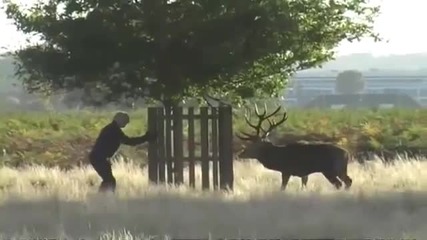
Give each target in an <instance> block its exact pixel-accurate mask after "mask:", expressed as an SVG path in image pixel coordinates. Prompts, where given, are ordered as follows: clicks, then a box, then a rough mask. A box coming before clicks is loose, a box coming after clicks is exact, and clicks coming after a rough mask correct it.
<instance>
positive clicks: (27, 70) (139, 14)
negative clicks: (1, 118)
mask: <svg viewBox="0 0 427 240" xmlns="http://www.w3.org/2000/svg"><path fill="white" fill-rule="evenodd" d="M12 1H13V0H4V2H5V6H6V13H7V16H8V18H10V19H12V20H13V21H14V23H15V25H16V26H17V27H18V29H19V30H20V31H22V32H24V33H28V34H30V33H31V34H34V33H35V34H37V35H38V36H40V37H41V40H42V42H41V43H40V44H37V45H31V46H28V47H26V48H24V49H20V50H18V51H16V52H15V55H16V57H17V60H18V61H17V71H16V73H17V75H18V76H20V78H21V79H22V82H23V84H24V87H25V88H26V89H27V90H28V91H30V92H31V91H56V90H64V89H65V90H71V89H74V88H83V87H85V86H86V85H88V84H94V85H96V87H97V88H99V89H103V91H104V92H105V98H106V100H108V101H113V100H117V99H120V98H123V96H126V97H143V96H147V95H149V97H151V98H153V99H156V100H160V101H163V102H164V103H168V104H169V103H176V102H177V101H179V100H181V99H183V98H185V97H195V96H196V97H197V96H201V95H203V94H206V93H210V94H213V95H216V96H223V97H224V96H229V97H232V98H236V97H262V96H272V97H275V96H277V95H278V94H279V93H280V92H281V91H282V90H283V88H284V87H285V85H286V81H287V79H288V78H289V76H290V75H291V74H293V73H294V72H295V71H297V70H303V69H307V68H312V67H317V66H320V65H321V64H322V63H323V62H325V61H328V60H331V59H333V56H334V52H333V49H334V48H335V47H336V46H337V44H339V43H340V42H341V41H342V40H350V41H352V40H355V39H359V38H361V37H365V36H368V37H372V38H374V39H375V40H379V37H378V35H376V34H375V33H374V32H373V28H372V25H373V21H374V17H375V16H376V15H377V14H378V11H379V7H377V6H369V5H368V4H367V3H366V2H367V0H342V1H339V2H338V1H337V2H336V1H334V0H330V1H327V2H325V1H324V0H292V1H291V0H235V1H223V0H193V1H189V0H175V1H166V0H139V1H137V0H135V1H117V0H103V1H99V0H81V1H77V0H49V1H47V2H45V3H38V4H37V5H34V6H33V7H32V8H30V9H28V11H25V9H23V8H22V7H21V6H19V5H18V4H16V3H13V2H12ZM350 16H353V17H355V18H354V19H352V18H350ZM355 19H357V20H355ZM153 79H154V81H153Z"/></svg>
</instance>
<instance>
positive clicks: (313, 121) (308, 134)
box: [0, 109, 427, 167]
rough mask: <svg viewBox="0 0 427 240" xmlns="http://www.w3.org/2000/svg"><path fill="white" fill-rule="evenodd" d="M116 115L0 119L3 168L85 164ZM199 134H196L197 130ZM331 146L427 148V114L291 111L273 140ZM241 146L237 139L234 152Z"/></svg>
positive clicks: (140, 152)
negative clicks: (102, 129) (321, 143)
mask: <svg viewBox="0 0 427 240" xmlns="http://www.w3.org/2000/svg"><path fill="white" fill-rule="evenodd" d="M113 114H114V113H113V112H68V113H35V112H28V113H8V114H4V115H0V150H2V152H3V153H2V155H3V157H2V159H3V161H2V164H7V165H13V166H20V165H23V164H28V163H36V164H43V165H46V166H61V167H67V166H73V165H76V164H82V163H86V162H87V160H86V156H87V153H88V151H89V150H90V147H91V145H92V144H93V142H94V140H95V138H96V137H97V135H98V132H99V131H100V130H101V128H102V127H103V126H105V125H106V124H107V123H109V122H110V121H111V118H112V116H113ZM130 116H131V123H130V124H129V125H128V127H126V128H125V129H124V132H125V133H126V134H128V135H130V136H138V135H141V134H144V133H145V131H146V127H147V124H146V123H147V114H146V111H145V110H139V111H135V112H130ZM233 121H234V126H233V127H234V132H235V133H237V132H238V131H240V130H244V131H250V130H251V129H250V128H248V126H247V125H246V123H245V122H244V120H243V115H241V114H238V115H237V116H235V117H234V119H233ZM196 134H198V131H197V129H196ZM298 140H306V141H327V142H334V143H336V144H340V145H342V146H345V147H346V148H348V149H350V150H351V151H356V152H357V151H376V150H378V151H395V150H401V151H405V150H410V149H427V110H402V109H400V110H396V109H395V110H380V111H369V110H357V111H337V110H301V109H291V110H290V111H289V112H288V120H287V121H286V122H285V123H284V124H283V125H282V126H280V127H279V128H278V129H277V133H276V134H275V135H274V141H275V142H276V143H277V144H285V143H288V142H292V141H298ZM243 144H244V143H243V142H241V141H239V140H238V139H237V138H236V139H235V144H234V145H235V150H236V151H238V150H239V149H240V148H241V147H242V146H243ZM120 153H121V154H122V155H124V156H126V157H129V158H133V159H134V160H139V159H141V161H143V159H146V146H145V145H143V146H140V147H135V148H132V147H127V146H123V147H122V148H121V150H120Z"/></svg>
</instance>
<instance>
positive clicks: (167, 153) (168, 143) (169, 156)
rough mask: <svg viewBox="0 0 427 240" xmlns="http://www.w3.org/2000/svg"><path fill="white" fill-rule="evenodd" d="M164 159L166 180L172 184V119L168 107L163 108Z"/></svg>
mask: <svg viewBox="0 0 427 240" xmlns="http://www.w3.org/2000/svg"><path fill="white" fill-rule="evenodd" d="M165 111H166V113H165V118H166V119H165V124H166V126H165V140H166V143H165V160H166V166H167V182H168V184H173V182H174V181H173V166H172V156H173V155H172V154H173V153H172V136H171V135H172V120H171V118H170V116H171V109H170V108H169V107H166V108H165Z"/></svg>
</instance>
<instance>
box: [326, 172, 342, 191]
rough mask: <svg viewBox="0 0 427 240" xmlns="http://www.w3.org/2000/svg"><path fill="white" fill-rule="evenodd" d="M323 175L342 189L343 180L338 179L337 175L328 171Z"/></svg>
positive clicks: (337, 187)
mask: <svg viewBox="0 0 427 240" xmlns="http://www.w3.org/2000/svg"><path fill="white" fill-rule="evenodd" d="M323 175H324V176H325V177H326V179H328V181H329V182H330V183H331V184H332V185H334V186H335V188H336V189H340V188H341V187H342V182H341V181H340V180H339V179H338V177H337V176H336V175H333V174H326V173H323Z"/></svg>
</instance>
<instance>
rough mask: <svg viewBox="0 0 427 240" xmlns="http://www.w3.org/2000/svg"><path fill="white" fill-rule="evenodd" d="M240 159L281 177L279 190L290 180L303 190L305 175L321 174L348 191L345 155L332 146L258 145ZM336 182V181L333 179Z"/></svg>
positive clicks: (346, 157)
mask: <svg viewBox="0 0 427 240" xmlns="http://www.w3.org/2000/svg"><path fill="white" fill-rule="evenodd" d="M239 156H240V157H241V158H254V159H257V160H258V161H259V162H260V163H261V164H262V165H263V166H264V167H265V168H267V169H270V170H274V171H279V172H281V173H282V189H285V188H286V185H287V183H288V181H289V178H290V176H297V177H301V178H302V182H303V186H304V185H306V183H307V181H308V175H310V174H312V173H322V174H323V175H324V176H325V177H326V178H327V179H328V180H329V181H330V182H331V183H332V184H333V185H334V186H335V187H336V188H340V187H341V186H342V183H341V181H340V179H341V180H342V181H344V183H345V184H346V187H347V188H349V187H350V186H351V184H352V180H351V178H350V177H349V176H348V175H347V164H348V161H349V158H350V155H349V154H348V152H347V151H346V150H345V149H343V148H340V147H337V146H334V145H332V144H327V143H320V144H305V143H292V144H288V145H285V146H276V145H273V144H272V143H270V142H259V143H258V144H253V145H251V146H250V147H249V148H247V149H245V151H243V152H242V153H241V154H240V155H239ZM337 178H338V179H337Z"/></svg>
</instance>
